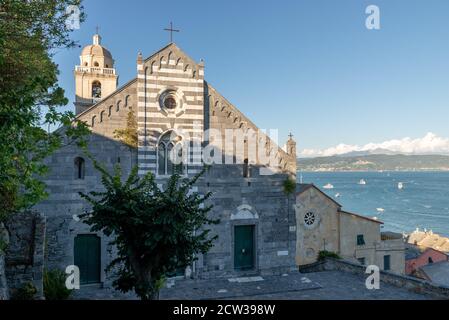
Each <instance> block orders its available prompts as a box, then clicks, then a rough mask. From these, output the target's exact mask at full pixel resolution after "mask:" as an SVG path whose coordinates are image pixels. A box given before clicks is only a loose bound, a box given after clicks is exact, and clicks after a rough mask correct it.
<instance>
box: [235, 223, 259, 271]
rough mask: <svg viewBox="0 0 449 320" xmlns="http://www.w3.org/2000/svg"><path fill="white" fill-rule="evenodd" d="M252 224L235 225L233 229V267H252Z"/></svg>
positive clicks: (238, 268)
mask: <svg viewBox="0 0 449 320" xmlns="http://www.w3.org/2000/svg"><path fill="white" fill-rule="evenodd" d="M254 251H255V250H254V226H236V227H235V229H234V268H235V269H236V270H250V269H254Z"/></svg>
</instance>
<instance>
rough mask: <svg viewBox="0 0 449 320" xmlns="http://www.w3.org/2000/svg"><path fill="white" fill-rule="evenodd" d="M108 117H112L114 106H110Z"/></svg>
mask: <svg viewBox="0 0 449 320" xmlns="http://www.w3.org/2000/svg"><path fill="white" fill-rule="evenodd" d="M108 116H109V117H110V116H112V106H109V110H108Z"/></svg>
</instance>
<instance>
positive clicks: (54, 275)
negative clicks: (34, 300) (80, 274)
mask: <svg viewBox="0 0 449 320" xmlns="http://www.w3.org/2000/svg"><path fill="white" fill-rule="evenodd" d="M65 280H66V275H65V273H64V272H62V271H60V270H50V271H47V270H45V271H44V295H45V299H47V300H67V299H68V298H69V297H70V295H71V294H72V290H69V289H67V287H66V285H65Z"/></svg>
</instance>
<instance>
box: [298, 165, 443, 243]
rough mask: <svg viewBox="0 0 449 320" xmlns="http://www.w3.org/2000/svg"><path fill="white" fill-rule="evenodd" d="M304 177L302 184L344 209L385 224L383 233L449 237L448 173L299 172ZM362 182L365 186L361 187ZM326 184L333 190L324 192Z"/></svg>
mask: <svg viewBox="0 0 449 320" xmlns="http://www.w3.org/2000/svg"><path fill="white" fill-rule="evenodd" d="M301 175H302V181H303V183H313V184H315V185H316V186H317V187H319V188H320V189H321V190H322V191H324V192H325V193H326V194H327V195H329V196H330V197H332V198H333V199H334V200H336V201H337V202H338V203H340V204H341V205H342V206H343V209H344V210H346V211H350V212H354V213H358V214H361V215H364V216H367V217H377V219H379V220H380V221H383V222H384V225H383V226H382V231H387V230H388V231H395V232H404V233H410V232H413V231H414V230H416V228H419V229H420V230H424V229H427V230H432V231H433V232H434V233H438V234H440V235H442V236H446V237H449V172H397V171H394V172H390V171H383V172H298V178H299V177H300V176H301ZM362 179H363V180H365V182H366V184H365V185H361V184H359V182H360V180H362ZM298 181H299V179H298ZM400 182H402V184H403V188H402V189H399V188H398V184H399V183H400ZM326 184H332V185H333V186H334V188H333V189H324V188H323V186H325V185H326ZM337 194H339V196H338V197H337V196H336V195H337ZM378 209H379V210H378ZM382 209H383V211H382Z"/></svg>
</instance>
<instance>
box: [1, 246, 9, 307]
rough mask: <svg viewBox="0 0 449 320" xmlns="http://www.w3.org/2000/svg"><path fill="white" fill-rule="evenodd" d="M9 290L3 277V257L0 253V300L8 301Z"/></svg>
mask: <svg viewBox="0 0 449 320" xmlns="http://www.w3.org/2000/svg"><path fill="white" fill-rule="evenodd" d="M8 298H9V290H8V285H7V283H6V275H5V255H4V254H3V252H1V251H0V300H8Z"/></svg>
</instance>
